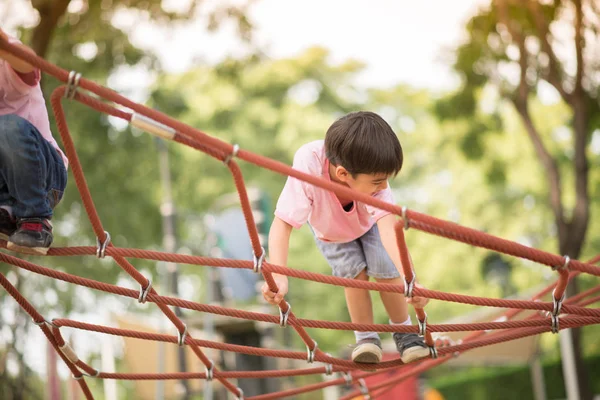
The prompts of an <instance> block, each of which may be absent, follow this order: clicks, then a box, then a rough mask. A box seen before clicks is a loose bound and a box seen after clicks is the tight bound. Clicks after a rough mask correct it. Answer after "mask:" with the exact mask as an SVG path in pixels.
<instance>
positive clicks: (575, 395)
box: [558, 329, 581, 400]
mask: <svg viewBox="0 0 600 400" xmlns="http://www.w3.org/2000/svg"><path fill="white" fill-rule="evenodd" d="M558 336H559V339H560V354H561V358H562V370H563V377H564V380H565V391H566V392H567V399H568V400H579V399H580V397H579V396H580V393H581V390H580V389H579V380H578V379H577V370H576V367H575V365H576V364H575V351H574V349H573V332H572V331H571V329H563V330H561V331H560V333H559V334H558Z"/></svg>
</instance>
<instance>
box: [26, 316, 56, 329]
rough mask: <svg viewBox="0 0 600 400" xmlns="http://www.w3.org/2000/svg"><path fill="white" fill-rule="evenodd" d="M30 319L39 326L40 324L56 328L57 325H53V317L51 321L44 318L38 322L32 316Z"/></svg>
mask: <svg viewBox="0 0 600 400" xmlns="http://www.w3.org/2000/svg"><path fill="white" fill-rule="evenodd" d="M31 320H32V321H33V323H34V324H36V325H37V326H39V327H40V328H41V327H42V325H46V326H47V327H48V329H52V328H58V326H56V325H54V319H53V320H52V321H48V320H47V319H44V320H43V321H39V322H38V321H36V320H34V319H33V318H32V319H31Z"/></svg>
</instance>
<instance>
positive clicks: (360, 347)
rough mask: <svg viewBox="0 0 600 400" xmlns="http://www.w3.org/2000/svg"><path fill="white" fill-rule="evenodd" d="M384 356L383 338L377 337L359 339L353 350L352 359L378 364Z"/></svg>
mask: <svg viewBox="0 0 600 400" xmlns="http://www.w3.org/2000/svg"><path fill="white" fill-rule="evenodd" d="M382 356H383V350H382V349H381V340H379V339H377V338H368V339H362V340H359V341H358V342H357V343H356V347H354V350H353V351H352V361H354V362H357V363H366V364H377V363H379V362H380V361H381V357H382Z"/></svg>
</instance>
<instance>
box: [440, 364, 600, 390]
mask: <svg viewBox="0 0 600 400" xmlns="http://www.w3.org/2000/svg"><path fill="white" fill-rule="evenodd" d="M585 366H586V369H587V371H589V372H591V371H596V370H597V369H598V368H599V367H600V357H597V356H596V357H590V358H587V359H585ZM543 370H544V381H545V384H546V393H548V395H549V397H550V398H558V399H560V398H565V396H566V393H565V387H564V380H563V375H562V367H561V363H560V362H559V361H558V362H557V361H555V360H554V361H549V362H544V363H543ZM445 372H446V373H447V375H445V376H443V377H437V378H433V379H431V380H429V381H428V385H430V386H431V387H433V388H435V389H437V390H439V391H440V393H442V395H443V396H444V398H445V399H447V400H454V399H461V400H483V399H485V400H504V399H511V398H514V397H515V394H517V393H518V395H519V398H522V399H533V398H534V395H533V388H532V386H531V374H530V370H529V368H528V367H527V366H519V367H493V366H490V367H477V368H465V369H462V370H459V371H458V372H456V370H454V372H453V371H452V370H450V369H448V368H445ZM591 383H592V392H593V393H598V392H600V382H598V380H597V379H592V380H591Z"/></svg>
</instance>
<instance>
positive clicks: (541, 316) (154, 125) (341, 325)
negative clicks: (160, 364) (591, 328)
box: [0, 39, 600, 400]
mask: <svg viewBox="0 0 600 400" xmlns="http://www.w3.org/2000/svg"><path fill="white" fill-rule="evenodd" d="M0 48H2V49H4V50H7V51H9V52H10V53H12V54H14V55H16V56H17V57H19V58H21V59H23V60H25V61H27V62H29V63H30V64H32V65H34V66H35V67H38V68H40V69H41V70H42V71H44V72H45V73H47V74H49V75H52V76H54V77H55V78H57V79H58V80H60V81H62V82H64V83H66V85H63V86H60V87H58V88H57V89H56V90H55V91H54V92H53V93H52V95H51V104H52V109H53V111H54V115H55V117H56V123H57V127H58V130H59V132H60V136H61V138H62V142H63V145H64V150H65V153H66V154H67V156H68V158H69V160H70V165H71V171H72V174H73V177H74V179H75V184H76V185H77V189H78V191H79V193H80V195H81V199H82V201H83V205H84V207H85V210H86V213H87V216H88V218H89V220H90V222H91V224H92V228H93V231H94V234H95V236H96V238H97V246H96V247H91V246H83V247H66V248H51V249H50V250H49V251H48V254H47V256H51V257H52V256H65V257H68V256H83V255H95V256H96V257H99V258H104V257H111V258H112V259H113V260H114V261H115V262H116V264H117V265H118V266H120V267H121V268H122V269H123V270H124V271H125V272H126V273H127V274H129V275H130V276H131V278H133V279H134V280H135V281H136V282H137V283H138V284H139V286H140V289H139V290H132V289H128V288H124V287H120V286H116V285H112V284H108V283H104V282H99V281H96V280H92V279H87V278H83V277H79V276H76V275H72V274H68V273H65V272H61V271H56V270H53V269H49V268H45V267H43V266H40V265H36V264H34V263H31V262H29V261H26V260H23V259H20V258H17V257H14V256H12V255H9V254H6V253H4V252H0V262H3V263H7V264H11V265H13V266H15V267H18V268H22V269H25V270H28V271H31V272H33V273H36V274H40V275H44V276H47V277H50V278H53V279H58V280H62V281H64V282H69V283H72V284H76V285H80V286H84V287H88V288H91V289H95V290H98V291H101V292H105V293H110V294H115V295H120V296H124V297H130V298H133V299H137V300H138V302H139V303H145V302H150V303H154V304H156V306H157V307H158V308H159V309H160V310H161V311H162V312H163V313H164V315H165V316H166V317H167V318H168V319H169V320H170V321H171V322H172V324H173V325H174V326H175V328H176V331H177V335H166V334H157V333H147V332H138V331H133V330H128V329H117V328H113V327H108V326H101V325H94V324H89V323H84V322H81V321H74V320H71V319H62V318H61V319H54V320H52V321H47V320H46V319H45V318H44V316H43V315H41V314H40V313H39V312H38V311H37V310H36V309H35V307H34V306H32V304H31V303H30V302H29V301H28V300H27V299H26V298H25V297H23V295H22V294H21V293H19V291H18V290H17V289H16V288H15V287H14V286H13V285H12V284H11V283H10V282H9V280H8V279H7V278H6V277H5V276H4V275H2V274H0V285H2V286H3V287H4V289H5V290H6V291H7V292H8V293H9V294H10V295H11V296H12V297H13V298H14V299H15V300H16V301H17V303H18V304H19V305H20V306H21V307H22V308H23V309H24V310H25V311H26V312H27V313H28V314H29V315H30V316H31V318H32V319H33V321H34V322H35V324H36V325H38V326H39V328H40V329H41V330H42V332H43V333H44V335H45V336H46V338H47V339H48V341H49V342H50V343H51V345H52V346H53V347H54V348H55V350H56V352H57V353H58V355H59V356H60V357H61V358H62V360H63V361H64V363H65V364H66V366H67V367H68V368H69V370H70V371H71V373H72V374H73V378H74V379H76V380H77V382H78V384H79V386H80V387H81V390H82V391H83V393H84V394H85V396H86V398H87V399H93V396H92V393H91V391H90V389H89V386H88V385H87V383H86V379H87V378H95V379H126V380H166V379H177V380H181V379H205V380H207V381H210V380H213V379H216V380H218V381H219V382H220V383H221V384H222V385H223V386H224V387H225V388H226V389H227V390H228V391H229V392H231V393H232V395H233V396H234V397H235V398H237V399H243V398H244V394H243V392H242V390H241V389H240V388H239V387H237V386H236V385H234V384H233V383H232V382H231V381H230V380H231V379H243V378H267V377H289V376H301V375H315V374H326V375H331V374H333V373H339V374H340V375H341V376H340V377H339V378H336V379H329V380H326V381H323V382H321V383H316V384H311V385H306V386H303V387H298V388H294V389H290V390H283V391H279V392H274V393H268V394H262V395H258V396H252V397H246V398H247V399H254V400H259V399H260V400H267V399H279V398H284V397H287V396H292V395H297V394H301V393H307V392H311V391H316V390H319V389H323V388H325V387H329V386H334V385H347V386H351V387H353V388H354V389H355V390H353V391H352V392H351V393H349V394H347V395H345V396H343V397H342V399H344V400H348V399H352V398H355V397H356V396H360V395H363V396H364V398H371V399H374V398H377V397H378V396H380V395H382V394H384V393H385V392H387V391H389V390H391V388H393V387H394V385H396V384H398V383H399V382H401V381H403V380H405V379H407V378H409V377H411V376H413V375H416V374H420V373H422V372H424V371H426V370H428V369H430V368H432V367H435V366H437V365H440V364H442V363H444V362H446V361H448V360H450V359H452V357H455V356H458V355H459V354H460V353H462V352H464V351H468V350H471V349H475V348H478V347H482V346H489V345H493V344H498V343H502V342H506V341H510V340H515V339H519V338H524V337H528V336H533V335H539V334H541V333H544V332H553V333H558V332H559V330H561V329H567V328H576V327H581V326H586V325H591V324H598V323H600V309H597V308H588V307H587V306H588V305H590V304H592V303H594V302H597V301H599V300H600V296H598V292H600V285H598V286H595V287H593V288H591V289H589V290H587V291H585V292H582V293H580V294H578V295H577V296H574V297H572V298H569V299H565V292H566V287H567V284H568V282H569V280H570V279H571V278H573V277H574V276H576V275H578V274H580V273H587V274H591V275H594V276H600V268H599V267H597V266H595V265H593V264H594V263H596V262H598V261H600V256H597V257H595V258H594V259H592V260H590V261H588V262H581V261H577V260H571V259H569V257H566V256H565V257H563V256H559V255H556V254H551V253H548V252H545V251H542V250H538V249H534V248H531V247H527V246H524V245H521V244H518V243H515V242H512V241H509V240H505V239H502V238H498V237H495V236H493V235H490V234H487V233H483V232H480V231H477V230H474V229H471V228H467V227H464V226H460V225H458V224H455V223H451V222H448V221H444V220H441V219H438V218H435V217H431V216H428V215H425V214H421V213H418V212H416V211H412V210H408V209H406V208H405V207H399V206H396V205H393V204H388V203H385V202H383V201H381V200H378V199H375V198H372V197H370V196H368V195H365V194H361V193H357V192H354V191H353V190H351V189H349V188H347V187H344V186H342V185H339V184H336V183H332V182H328V181H326V180H324V179H322V178H318V177H314V176H310V175H307V174H305V173H302V172H300V171H297V170H294V169H292V168H291V167H289V166H288V165H285V164H283V163H280V162H278V161H275V160H272V159H269V158H266V157H263V156H260V155H258V154H254V153H251V152H249V151H246V150H243V149H239V147H238V146H237V145H231V144H228V143H225V142H223V141H221V140H219V139H217V138H215V137H212V136H209V135H207V134H206V133H204V132H201V131H199V130H197V129H195V128H192V127H190V126H188V125H186V124H183V123H181V122H179V121H177V120H174V119H172V118H171V117H169V116H167V115H165V114H163V113H161V112H159V111H156V110H153V109H150V108H148V107H145V106H143V105H140V104H137V103H135V102H132V101H130V100H128V99H127V98H125V97H123V96H121V95H119V94H118V93H116V92H114V91H112V90H110V89H107V88H105V87H103V86H100V85H97V84H95V83H94V82H92V81H89V80H87V79H83V78H81V76H80V74H77V73H75V72H74V71H71V72H70V73H69V72H67V71H66V70H63V69H61V68H60V67H58V66H56V65H54V64H51V63H49V62H47V61H46V60H44V59H42V58H40V57H37V56H35V55H33V54H30V53H28V52H26V51H23V50H22V49H21V48H19V47H17V46H14V45H12V44H10V43H7V42H5V41H3V40H1V39H0ZM79 89H84V90H86V91H88V92H90V93H92V94H94V95H95V96H97V97H92V96H90V95H88V94H85V93H82V92H81V91H80V90H79ZM63 99H68V100H74V101H78V102H80V103H82V104H85V105H87V106H89V107H91V108H93V109H95V110H98V111H100V112H102V113H106V114H109V115H112V116H114V117H117V118H121V119H123V120H125V121H127V122H128V123H130V124H131V125H133V126H136V127H138V128H141V129H143V130H145V131H147V132H149V133H151V134H153V135H156V136H159V137H162V138H164V139H168V140H172V141H175V142H177V143H181V144H183V145H186V146H189V147H192V148H194V149H197V150H199V151H202V152H204V153H206V154H208V155H210V156H212V157H214V158H216V159H218V160H220V161H222V162H223V163H224V164H225V166H226V167H227V168H229V170H230V172H231V174H232V176H233V180H234V182H235V186H236V189H237V192H238V195H239V199H240V204H241V208H242V211H243V213H244V218H245V221H246V226H247V229H248V233H249V237H250V241H251V244H252V249H253V252H254V260H252V261H251V260H232V259H222V258H211V257H200V256H194V255H182V254H175V253H167V252H159V251H150V250H141V249H130V248H121V247H115V246H114V245H113V244H112V243H111V242H110V235H109V234H108V232H107V231H105V230H104V227H103V225H102V222H101V220H100V218H99V216H98V213H97V211H96V208H95V205H94V201H93V199H92V196H91V194H90V191H89V188H88V185H87V183H86V180H85V176H84V173H83V170H82V167H81V164H80V162H79V159H78V156H77V152H76V149H75V145H74V143H73V140H72V137H71V135H70V133H69V129H68V126H67V121H66V118H65V114H64V111H63V106H62V101H63ZM100 99H102V100H105V101H108V102H109V103H108V102H105V101H102V100H100ZM236 157H237V158H239V159H242V160H244V161H246V162H249V163H252V164H255V165H257V166H260V167H263V168H267V169H269V170H271V171H274V172H277V173H279V174H283V175H286V176H292V177H294V178H297V179H300V180H303V181H305V182H308V183H310V184H313V185H315V186H318V187H320V188H323V189H327V190H330V191H332V192H334V193H336V194H338V195H342V196H344V197H346V198H352V199H354V200H357V201H360V202H363V203H365V204H369V205H372V206H375V207H378V208H380V209H383V210H387V211H389V212H391V213H393V214H395V215H397V216H398V217H399V218H398V221H397V223H396V236H397V244H398V248H399V251H400V256H401V259H402V267H403V273H404V280H405V282H404V285H392V284H384V283H375V282H366V281H357V280H352V279H345V278H337V277H333V276H327V275H322V274H317V273H311V272H306V271H302V270H295V269H291V268H287V267H284V266H280V265H274V264H271V263H269V262H267V261H266V260H265V251H264V249H263V248H262V247H261V245H260V241H259V235H258V231H257V228H256V225H255V223H254V218H253V215H252V209H251V206H250V202H249V199H248V194H247V191H246V186H245V183H244V179H243V176H242V172H241V170H240V168H239V166H238V164H237V162H236V161H235V158H236ZM409 228H413V229H416V230H420V231H423V232H427V233H430V234H433V235H437V236H441V237H445V238H448V239H452V240H455V241H459V242H462V243H466V244H469V245H472V246H477V247H481V248H486V249H489V250H493V251H496V252H499V253H504V254H508V255H512V256H515V257H520V258H523V259H527V260H530V261H534V262H537V263H539V264H543V265H546V266H549V267H551V268H552V269H553V270H555V271H556V272H557V274H558V279H557V281H556V282H555V283H553V284H551V285H549V286H548V287H546V288H545V289H543V290H542V291H540V292H539V293H537V294H536V295H535V296H533V298H532V299H531V300H508V299H492V298H484V297H476V296H468V295H461V294H454V293H444V292H440V291H435V290H429V289H425V288H422V287H417V286H415V285H414V283H415V282H416V274H415V271H414V270H413V269H412V267H411V263H410V260H409V254H408V249H407V246H406V241H405V236H404V231H405V230H408V229H409ZM0 247H3V248H6V242H5V241H3V240H0ZM131 259H147V260H155V261H166V262H173V263H179V264H190V265H201V266H208V267H227V268H243V269H251V270H253V271H254V272H256V273H258V274H261V275H262V277H263V278H264V280H265V281H266V282H267V284H268V285H269V288H270V290H271V291H273V292H277V286H276V284H275V281H274V280H273V276H272V274H273V273H277V274H283V275H286V276H289V277H294V278H299V279H304V280H309V281H313V282H320V283H325V284H329V285H336V286H344V287H354V288H362V289H368V290H376V291H385V292H395V293H402V294H404V295H405V296H407V297H412V296H421V297H426V298H429V299H436V300H443V301H449V302H455V303H463V304H471V305H477V306H487V307H497V308H508V309H509V310H508V311H505V312H504V313H503V314H501V315H500V317H499V318H497V319H496V320H494V321H492V322H482V323H468V324H437V325H436V324H429V323H427V314H426V313H425V311H424V310H423V309H422V308H415V311H416V315H417V319H418V322H419V324H418V325H415V326H397V325H394V326H391V325H383V324H355V323H350V322H332V321H321V320H310V319H303V318H299V317H297V316H296V315H294V313H293V312H292V311H291V306H290V304H289V303H287V302H286V301H285V300H282V301H281V303H280V304H279V315H278V316H277V315H270V314H264V313H257V312H250V311H242V310H237V309H231V308H226V307H221V306H214V305H207V304H200V303H197V302H193V301H187V300H182V299H179V298H174V297H169V296H162V295H160V294H159V293H158V292H157V291H156V290H155V289H154V288H153V287H152V283H151V281H150V280H149V279H148V278H146V277H145V276H144V275H142V274H141V273H140V272H139V271H138V270H137V269H136V268H135V267H134V266H133V265H132V264H131V262H130V261H129V260H131ZM550 293H552V295H551V300H552V301H549V302H545V301H541V299H542V298H543V297H544V296H546V295H548V294H550ZM169 306H171V307H179V308H182V309H188V310H195V311H201V312H205V313H212V314H217V315H223V316H230V317H235V318H242V319H246V320H251V321H260V322H266V323H271V324H278V325H280V326H282V327H286V326H290V327H292V328H293V329H294V330H295V331H296V332H297V333H298V335H299V336H300V338H301V339H302V341H303V342H304V344H305V345H306V351H289V350H273V349H265V348H257V347H251V346H242V345H233V344H227V343H220V342H215V341H209V340H199V339H195V338H193V337H192V335H191V334H190V333H189V332H188V329H187V326H186V325H185V323H184V322H183V321H182V320H181V319H180V318H179V317H178V316H177V315H176V314H175V312H174V311H173V310H172V309H171V308H170V307H169ZM525 310H533V311H537V312H535V313H532V314H531V315H529V316H527V317H526V318H524V319H520V320H514V318H515V317H516V316H517V315H518V314H520V313H521V312H523V311H525ZM62 328H74V329H79V330H86V331H91V332H99V333H105V334H109V335H115V336H121V337H130V338H137V339H141V340H150V341H160V342H165V343H174V344H177V345H179V346H187V347H188V348H190V349H191V351H193V353H194V354H195V355H196V356H197V358H198V359H199V360H200V362H201V363H202V364H203V365H204V366H205V372H202V373H192V372H171V373H158V374H150V373H145V374H144V373H143V374H132V373H107V372H102V371H99V370H97V369H95V368H93V367H92V366H90V365H89V364H87V363H86V362H84V361H82V360H80V359H79V358H78V356H77V354H76V352H75V351H74V350H73V348H72V347H71V346H70V345H69V343H67V342H66V341H65V340H64V338H63V336H62V333H61V329H62ZM305 328H323V329H336V330H356V331H376V332H413V333H419V334H421V335H423V336H424V338H425V342H426V344H427V345H428V346H429V349H430V358H429V359H424V360H421V361H418V362H416V363H411V364H410V365H407V366H405V367H403V369H402V371H403V372H402V373H401V374H398V375H396V376H394V377H392V378H388V379H385V380H383V381H382V382H380V383H377V384H373V385H371V386H370V387H368V386H367V385H366V383H365V378H368V377H370V376H374V375H378V374H382V373H386V372H389V369H390V368H397V367H399V366H401V365H402V364H403V363H402V361H401V360H400V359H399V358H396V359H392V360H389V361H384V362H381V363H379V364H376V365H372V364H369V365H365V364H357V363H354V362H352V361H349V360H345V359H341V358H336V357H333V356H331V355H329V354H326V353H324V352H323V351H321V350H320V349H319V348H318V345H317V342H316V341H314V340H313V339H312V338H311V337H310V336H309V334H308V333H307V332H306V330H305ZM458 331H473V332H472V333H471V334H469V335H468V336H467V337H465V339H464V340H462V341H460V342H458V343H454V342H452V341H451V340H449V339H447V338H444V337H443V336H442V337H438V338H434V336H432V333H447V332H458ZM203 348H209V349H218V350H224V351H231V352H237V353H243V354H249V355H256V356H265V357H277V358H287V359H296V360H306V362H307V363H308V364H313V363H314V362H319V363H323V364H324V365H323V366H314V367H313V366H309V367H308V368H304V369H295V370H268V371H264V370H261V371H220V370H219V369H218V368H217V366H216V365H215V363H214V362H213V361H212V360H210V359H209V358H208V357H207V356H206V354H205V353H204V351H203V350H202V349H203ZM366 368H368V369H369V371H364V369H366ZM373 369H375V370H374V371H373Z"/></svg>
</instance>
